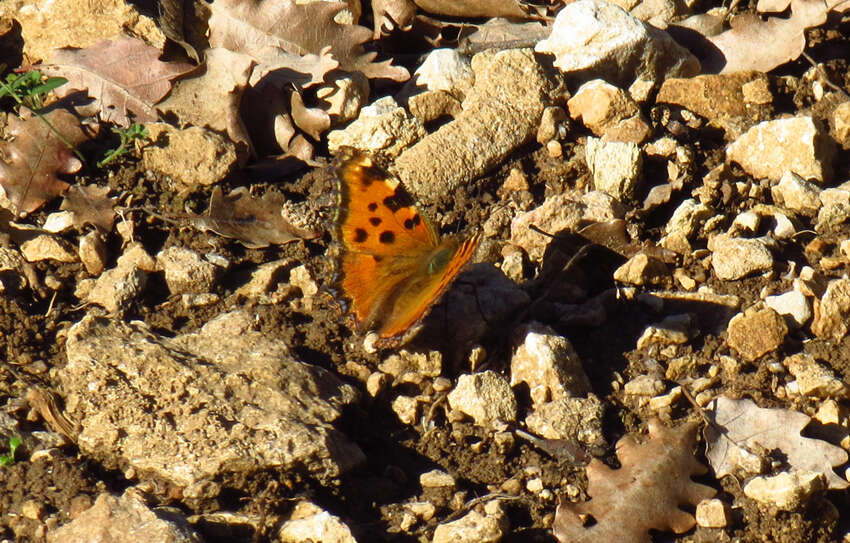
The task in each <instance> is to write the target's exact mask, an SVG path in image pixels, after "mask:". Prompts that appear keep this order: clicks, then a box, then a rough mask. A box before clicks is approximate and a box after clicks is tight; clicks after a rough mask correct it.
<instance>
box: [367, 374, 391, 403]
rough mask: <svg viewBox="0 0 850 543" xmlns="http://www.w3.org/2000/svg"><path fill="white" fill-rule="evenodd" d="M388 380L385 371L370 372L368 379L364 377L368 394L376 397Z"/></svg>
mask: <svg viewBox="0 0 850 543" xmlns="http://www.w3.org/2000/svg"><path fill="white" fill-rule="evenodd" d="M389 380H390V379H389V377H387V374H386V373H382V372H380V371H375V372H372V373H371V374H370V375H369V377H368V379H366V392H368V393H369V396H371V397H373V398H374V397H376V396H377V395H378V394H380V393H381V392H382V391H383V390H384V388H385V387H386V386H387V383H389Z"/></svg>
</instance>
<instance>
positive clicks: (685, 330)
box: [637, 314, 693, 349]
mask: <svg viewBox="0 0 850 543" xmlns="http://www.w3.org/2000/svg"><path fill="white" fill-rule="evenodd" d="M692 328H693V318H692V317H691V315H689V314H681V315H670V316H667V317H665V318H664V320H662V321H661V322H659V323H655V324H650V325H649V326H647V327H646V329H644V331H643V333H642V334H641V335H640V337H639V338H638V340H637V348H638V349H644V348H646V347H649V346H650V345H660V346H665V345H682V344H684V343H687V342H688V340H689V339H690V337H691V332H692Z"/></svg>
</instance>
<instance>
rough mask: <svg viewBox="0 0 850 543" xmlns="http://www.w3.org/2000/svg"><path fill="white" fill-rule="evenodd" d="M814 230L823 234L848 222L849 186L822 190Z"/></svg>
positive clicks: (846, 184)
mask: <svg viewBox="0 0 850 543" xmlns="http://www.w3.org/2000/svg"><path fill="white" fill-rule="evenodd" d="M819 197H820V202H821V208H820V209H819V210H818V220H817V225H816V226H815V230H817V231H818V232H824V231H827V230H829V229H830V228H832V227H835V226H838V225H840V224H843V223H845V222H847V221H848V220H850V184H848V183H842V184H841V185H840V186H838V187H833V188H828V189H825V190H822V191H821V192H820V194H819Z"/></svg>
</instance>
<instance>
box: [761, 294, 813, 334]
mask: <svg viewBox="0 0 850 543" xmlns="http://www.w3.org/2000/svg"><path fill="white" fill-rule="evenodd" d="M764 305H766V306H767V307H769V308H771V309H773V310H774V311H776V312H777V313H779V314H780V315H783V316H787V317H790V318H791V320H792V322H794V324H796V325H797V326H803V325H804V324H806V323H807V322H809V319H810V318H812V304H811V302H809V299H808V298H807V297H806V295H805V294H803V293H802V292H800V291H799V290H789V291H788V292H784V293H782V294H776V295H774V296H767V297H766V298H765V299H764Z"/></svg>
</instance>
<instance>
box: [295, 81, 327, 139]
mask: <svg viewBox="0 0 850 543" xmlns="http://www.w3.org/2000/svg"><path fill="white" fill-rule="evenodd" d="M290 108H291V110H292V120H293V121H294V122H295V125H296V126H297V127H298V128H300V129H301V130H303V131H304V132H306V133H307V134H309V135H310V137H311V138H313V139H314V140H316V141H319V140H320V139H321V138H322V133H323V132H325V131H327V129H329V128H330V127H331V117H330V115H328V114H327V113H326V112H325V110H323V109H319V108H316V107H311V108H308V107H306V106H305V105H304V102H303V101H302V99H301V93H299V92H298V91H293V92H292V96H291V98H290Z"/></svg>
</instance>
